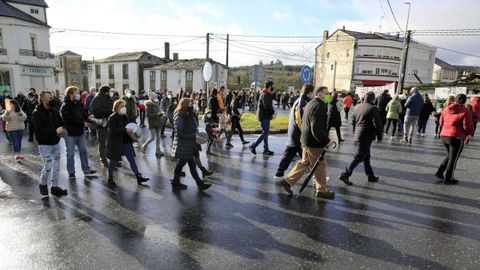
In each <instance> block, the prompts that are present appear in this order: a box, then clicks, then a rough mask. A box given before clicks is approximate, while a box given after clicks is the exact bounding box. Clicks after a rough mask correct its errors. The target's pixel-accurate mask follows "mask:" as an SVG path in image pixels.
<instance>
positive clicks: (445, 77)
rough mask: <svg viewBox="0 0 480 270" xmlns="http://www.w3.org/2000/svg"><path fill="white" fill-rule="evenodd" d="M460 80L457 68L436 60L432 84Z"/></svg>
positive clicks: (438, 59)
mask: <svg viewBox="0 0 480 270" xmlns="http://www.w3.org/2000/svg"><path fill="white" fill-rule="evenodd" d="M457 78H458V70H457V68H456V67H454V66H452V65H450V64H449V63H447V62H445V61H443V60H442V59H440V58H435V65H434V67H433V76H432V82H434V83H438V82H453V81H455V80H457Z"/></svg>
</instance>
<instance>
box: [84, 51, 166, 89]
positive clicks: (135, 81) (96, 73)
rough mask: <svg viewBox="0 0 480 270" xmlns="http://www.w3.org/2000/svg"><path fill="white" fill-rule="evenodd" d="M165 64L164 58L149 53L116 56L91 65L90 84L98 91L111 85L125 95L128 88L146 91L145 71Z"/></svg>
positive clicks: (130, 53)
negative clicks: (101, 87) (124, 92)
mask: <svg viewBox="0 0 480 270" xmlns="http://www.w3.org/2000/svg"><path fill="white" fill-rule="evenodd" d="M164 62H165V60H164V59H163V58H160V57H158V56H155V55H152V54H150V53H148V52H129V53H119V54H115V55H113V56H110V57H107V58H105V59H102V60H97V61H94V62H90V63H89V75H88V84H89V85H90V87H96V88H97V89H98V88H100V86H102V85H109V86H110V87H112V88H115V89H116V90H117V91H118V92H119V93H123V91H124V90H125V89H127V88H129V89H132V90H135V91H137V93H138V92H139V91H140V90H145V87H144V80H143V76H142V74H143V70H144V69H145V68H147V67H152V66H155V65H159V64H163V63H164ZM146 88H148V87H146Z"/></svg>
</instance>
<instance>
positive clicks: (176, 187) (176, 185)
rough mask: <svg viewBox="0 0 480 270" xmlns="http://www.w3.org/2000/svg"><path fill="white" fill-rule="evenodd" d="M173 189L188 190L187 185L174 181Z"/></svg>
mask: <svg viewBox="0 0 480 270" xmlns="http://www.w3.org/2000/svg"><path fill="white" fill-rule="evenodd" d="M172 188H173V189H187V185H185V184H182V183H180V181H178V180H177V181H175V180H172Z"/></svg>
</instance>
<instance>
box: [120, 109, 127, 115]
mask: <svg viewBox="0 0 480 270" xmlns="http://www.w3.org/2000/svg"><path fill="white" fill-rule="evenodd" d="M118 113H119V114H121V115H125V114H127V108H125V107H122V108H121V109H120V110H119V111H118Z"/></svg>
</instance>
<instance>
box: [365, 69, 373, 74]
mask: <svg viewBox="0 0 480 270" xmlns="http://www.w3.org/2000/svg"><path fill="white" fill-rule="evenodd" d="M372 73H373V71H371V70H362V74H372Z"/></svg>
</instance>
